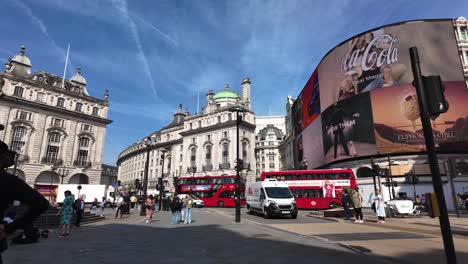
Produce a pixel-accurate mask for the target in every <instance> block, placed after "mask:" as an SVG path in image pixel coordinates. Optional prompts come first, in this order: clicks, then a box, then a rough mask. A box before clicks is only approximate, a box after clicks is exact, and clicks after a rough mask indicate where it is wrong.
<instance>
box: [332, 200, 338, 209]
mask: <svg viewBox="0 0 468 264" xmlns="http://www.w3.org/2000/svg"><path fill="white" fill-rule="evenodd" d="M338 207H340V205H339V204H338V203H336V202H331V203H330V209H335V208H338Z"/></svg>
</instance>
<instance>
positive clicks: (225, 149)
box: [222, 143, 229, 164]
mask: <svg viewBox="0 0 468 264" xmlns="http://www.w3.org/2000/svg"><path fill="white" fill-rule="evenodd" d="M222 163H223V164H228V163H229V145H228V144H227V143H224V144H223V145H222Z"/></svg>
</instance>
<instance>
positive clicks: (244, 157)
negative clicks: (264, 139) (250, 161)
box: [242, 142, 247, 163]
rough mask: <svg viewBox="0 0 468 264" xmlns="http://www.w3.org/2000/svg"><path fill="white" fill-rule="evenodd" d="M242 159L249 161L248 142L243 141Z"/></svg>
mask: <svg viewBox="0 0 468 264" xmlns="http://www.w3.org/2000/svg"><path fill="white" fill-rule="evenodd" d="M242 160H243V161H244V163H245V162H247V142H242Z"/></svg>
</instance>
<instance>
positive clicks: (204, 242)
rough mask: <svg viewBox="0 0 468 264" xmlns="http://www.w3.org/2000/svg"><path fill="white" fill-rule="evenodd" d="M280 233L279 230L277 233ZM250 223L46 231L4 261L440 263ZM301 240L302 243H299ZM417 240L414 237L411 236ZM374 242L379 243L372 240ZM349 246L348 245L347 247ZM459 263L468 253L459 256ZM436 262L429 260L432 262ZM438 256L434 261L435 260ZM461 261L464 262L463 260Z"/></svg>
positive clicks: (428, 255) (436, 256)
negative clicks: (392, 256)
mask: <svg viewBox="0 0 468 264" xmlns="http://www.w3.org/2000/svg"><path fill="white" fill-rule="evenodd" d="M281 234H283V235H281ZM284 236H287V234H284V233H282V232H271V233H270V232H265V230H264V229H261V228H258V227H256V226H254V225H250V226H248V225H236V224H230V225H223V226H220V225H203V226H196V225H180V226H173V227H171V228H166V227H161V226H157V225H151V224H148V225H145V224H141V225H128V224H106V225H100V226H87V227H83V228H80V229H79V230H76V229H75V230H74V233H73V234H72V235H71V236H70V237H66V238H57V237H55V236H51V237H50V238H49V239H43V240H41V241H40V242H39V243H36V244H28V245H21V246H18V245H15V246H11V247H10V249H8V250H7V251H6V252H5V254H4V255H3V257H4V263H15V264H21V263H28V264H29V263H86V264H88V263H187V262H188V263H217V264H219V263H296V262H297V263H304V262H307V263H360V264H365V263H372V264H376V263H405V262H402V261H400V260H401V259H404V260H406V259H407V260H408V261H407V262H406V263H422V262H423V263H443V262H444V261H443V259H442V262H441V261H440V256H443V252H439V251H431V252H419V253H417V254H416V253H415V254H410V255H407V256H399V260H398V261H397V262H395V260H393V261H391V260H389V259H388V258H382V257H376V256H372V255H365V254H360V253H356V252H353V251H350V250H346V249H344V248H342V247H339V246H337V245H335V244H327V243H326V242H320V241H317V240H315V239H312V238H301V237H300V236H297V237H298V238H297V240H294V239H291V238H287V240H290V241H285V237H284ZM301 241H302V242H301ZM414 241H415V243H417V241H418V240H417V239H415V240H414ZM377 243H378V242H377ZM348 248H349V249H352V246H351V247H348ZM459 257H460V258H459V263H464V262H463V261H462V258H461V257H463V259H464V260H466V259H468V256H466V255H463V256H459ZM433 260H434V261H436V262H432V261H433ZM437 261H438V262H437ZM465 263H466V262H465Z"/></svg>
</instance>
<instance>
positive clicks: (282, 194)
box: [265, 187, 293, 198]
mask: <svg viewBox="0 0 468 264" xmlns="http://www.w3.org/2000/svg"><path fill="white" fill-rule="evenodd" d="M265 191H266V194H267V196H268V197H269V198H293V196H292V194H291V191H289V188H287V187H265Z"/></svg>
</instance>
